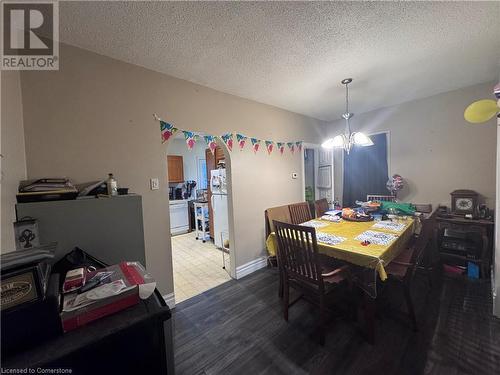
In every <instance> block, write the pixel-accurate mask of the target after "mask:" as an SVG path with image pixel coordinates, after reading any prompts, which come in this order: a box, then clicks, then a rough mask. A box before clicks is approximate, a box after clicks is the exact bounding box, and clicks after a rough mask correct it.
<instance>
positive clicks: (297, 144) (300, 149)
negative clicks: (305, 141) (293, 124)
mask: <svg viewBox="0 0 500 375" xmlns="http://www.w3.org/2000/svg"><path fill="white" fill-rule="evenodd" d="M295 146H296V147H297V151H298V152H301V151H302V141H299V142H295Z"/></svg>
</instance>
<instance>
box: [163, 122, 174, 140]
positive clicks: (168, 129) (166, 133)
mask: <svg viewBox="0 0 500 375" xmlns="http://www.w3.org/2000/svg"><path fill="white" fill-rule="evenodd" d="M177 130H178V129H177V128H174V126H173V125H170V124H169V123H167V122H165V121H160V131H161V143H165V142H166V141H168V140H169V139H170V138H171V137H172V136H173V135H174V134H175V133H176V132H177Z"/></svg>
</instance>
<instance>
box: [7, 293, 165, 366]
mask: <svg viewBox="0 0 500 375" xmlns="http://www.w3.org/2000/svg"><path fill="white" fill-rule="evenodd" d="M40 324H43V322H40ZM173 359H174V356H173V342H172V320H171V312H170V309H169V308H168V307H167V306H166V304H165V301H164V300H163V298H162V297H161V295H160V294H159V292H157V291H156V292H155V293H154V294H153V295H151V296H150V297H149V298H148V299H146V300H141V301H140V302H139V303H138V304H137V305H134V306H131V307H129V308H127V309H125V310H122V311H120V312H118V313H116V314H113V315H110V316H106V317H104V318H101V319H99V320H96V321H94V322H92V323H89V324H88V325H86V326H83V327H80V328H78V329H75V330H74V331H71V332H67V333H65V334H63V335H60V336H58V337H55V338H53V339H50V340H47V341H45V342H43V343H41V344H40V345H38V346H36V347H33V348H31V349H28V350H24V351H21V352H18V353H16V354H14V355H10V356H8V357H6V356H3V357H2V368H10V369H24V368H26V369H35V370H36V369H37V368H42V369H46V368H62V369H71V370H72V374H92V373H95V374H98V373H99V374H103V373H108V374H173V373H174V364H173ZM28 373H29V372H28Z"/></svg>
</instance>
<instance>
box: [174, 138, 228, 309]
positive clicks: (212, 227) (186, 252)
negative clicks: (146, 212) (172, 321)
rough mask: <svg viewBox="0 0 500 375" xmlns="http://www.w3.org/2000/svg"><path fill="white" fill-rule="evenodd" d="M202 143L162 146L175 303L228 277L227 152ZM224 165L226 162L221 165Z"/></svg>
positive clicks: (176, 140) (175, 139)
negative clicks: (167, 189) (164, 152)
mask: <svg viewBox="0 0 500 375" xmlns="http://www.w3.org/2000/svg"><path fill="white" fill-rule="evenodd" d="M223 147H225V146H223V145H218V146H217V148H216V149H215V150H214V152H213V153H212V152H211V151H210V150H209V149H207V148H206V146H205V144H204V142H198V143H197V144H195V145H194V147H193V148H192V149H191V150H189V149H188V148H187V146H186V142H185V141H184V139H183V138H181V137H174V138H173V139H171V140H170V141H169V145H168V147H167V169H168V173H167V179H168V185H169V213H168V214H169V216H170V232H171V243H172V265H173V278H174V293H175V302H176V303H180V302H182V301H185V300H187V299H189V298H192V297H194V296H196V295H199V294H201V293H203V292H205V291H207V290H209V289H212V288H214V287H216V286H218V285H220V284H222V283H225V282H227V281H229V280H231V276H230V274H231V272H232V270H231V261H230V257H231V251H230V245H229V210H228V194H227V190H228V189H227V185H228V178H227V175H226V172H227V169H228V168H230V165H229V164H230V163H226V159H227V158H228V157H229V155H227V157H226V153H227V151H226V152H225V150H224V148H223ZM226 164H227V166H226Z"/></svg>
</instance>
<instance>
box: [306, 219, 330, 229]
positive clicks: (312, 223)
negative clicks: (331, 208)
mask: <svg viewBox="0 0 500 375" xmlns="http://www.w3.org/2000/svg"><path fill="white" fill-rule="evenodd" d="M300 225H303V226H304V227H312V228H323V227H326V226H327V225H328V223H322V222H321V221H316V220H309V221H306V222H305V223H302V224H300Z"/></svg>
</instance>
